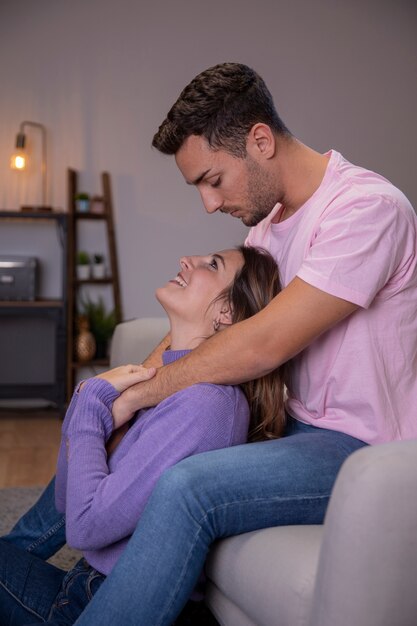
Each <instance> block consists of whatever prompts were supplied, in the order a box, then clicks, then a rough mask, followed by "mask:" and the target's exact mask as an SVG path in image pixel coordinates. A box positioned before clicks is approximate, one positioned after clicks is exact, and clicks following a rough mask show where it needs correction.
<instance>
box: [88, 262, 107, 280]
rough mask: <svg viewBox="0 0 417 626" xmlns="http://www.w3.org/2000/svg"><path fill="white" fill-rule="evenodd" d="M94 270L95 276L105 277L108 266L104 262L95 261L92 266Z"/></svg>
mask: <svg viewBox="0 0 417 626" xmlns="http://www.w3.org/2000/svg"><path fill="white" fill-rule="evenodd" d="M91 269H92V272H93V278H104V277H105V273H106V268H105V266H104V263H93V265H92V266H91Z"/></svg>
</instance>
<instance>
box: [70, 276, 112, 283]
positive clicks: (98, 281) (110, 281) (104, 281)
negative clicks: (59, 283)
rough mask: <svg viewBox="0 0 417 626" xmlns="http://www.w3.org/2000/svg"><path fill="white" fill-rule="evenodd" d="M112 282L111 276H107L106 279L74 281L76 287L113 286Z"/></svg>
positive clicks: (77, 279) (78, 279)
mask: <svg viewBox="0 0 417 626" xmlns="http://www.w3.org/2000/svg"><path fill="white" fill-rule="evenodd" d="M112 282H113V279H112V278H111V276H106V278H83V279H80V278H76V279H75V280H74V283H75V284H76V285H111V284H112Z"/></svg>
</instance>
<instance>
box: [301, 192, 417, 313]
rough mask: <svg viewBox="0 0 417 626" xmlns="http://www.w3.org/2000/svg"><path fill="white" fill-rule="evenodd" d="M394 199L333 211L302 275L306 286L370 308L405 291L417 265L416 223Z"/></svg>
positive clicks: (369, 199)
mask: <svg viewBox="0 0 417 626" xmlns="http://www.w3.org/2000/svg"><path fill="white" fill-rule="evenodd" d="M410 223H411V220H410V217H409V216H408V215H407V213H406V212H404V211H403V210H402V209H401V208H400V207H398V206H397V204H396V202H395V201H394V200H392V199H391V198H386V197H384V196H381V195H376V194H375V195H370V196H367V197H365V198H362V199H356V200H355V201H354V202H353V201H352V202H351V203H345V204H344V206H343V207H339V208H338V209H337V210H333V211H332V210H331V209H329V211H328V214H327V215H326V216H325V217H324V218H322V220H321V222H320V224H319V225H318V227H317V229H316V230H315V232H314V235H313V237H312V240H311V241H310V247H309V250H308V251H307V253H306V256H305V258H304V261H303V263H302V265H301V267H300V269H299V271H298V272H297V276H298V277H299V278H301V279H302V280H304V281H305V282H307V283H309V284H311V285H313V286H314V287H317V288H318V289H321V290H322V291H325V292H327V293H330V294H331V295H334V296H337V297H339V298H343V299H345V300H348V301H349V302H353V303H355V304H357V305H359V306H361V307H364V308H367V307H369V305H370V304H371V302H372V301H373V300H374V298H375V297H376V296H377V294H378V293H379V292H380V290H381V289H382V288H383V287H385V288H386V289H385V292H384V293H385V294H386V295H387V296H389V295H391V294H393V293H395V292H396V291H397V290H399V289H400V288H401V286H402V284H403V283H404V281H405V280H406V277H407V272H408V271H409V269H410V268H411V266H412V263H413V261H414V259H413V255H414V252H413V248H414V242H413V240H414V238H415V236H416V234H415V225H413V227H412V228H410Z"/></svg>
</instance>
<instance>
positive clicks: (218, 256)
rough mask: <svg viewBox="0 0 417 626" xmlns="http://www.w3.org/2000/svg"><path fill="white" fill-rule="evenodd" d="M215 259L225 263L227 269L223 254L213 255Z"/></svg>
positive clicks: (224, 266)
mask: <svg viewBox="0 0 417 626" xmlns="http://www.w3.org/2000/svg"><path fill="white" fill-rule="evenodd" d="M213 257H214V258H215V259H220V261H221V262H222V263H223V268H224V269H226V263H225V260H224V257H223V256H222V255H221V254H213Z"/></svg>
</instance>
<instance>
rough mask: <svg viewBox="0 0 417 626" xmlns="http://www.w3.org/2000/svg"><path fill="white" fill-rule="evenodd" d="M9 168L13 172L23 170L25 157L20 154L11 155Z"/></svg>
mask: <svg viewBox="0 0 417 626" xmlns="http://www.w3.org/2000/svg"><path fill="white" fill-rule="evenodd" d="M10 166H11V167H12V169H14V170H24V169H25V167H26V156H25V155H24V154H23V153H22V152H16V153H15V154H13V156H12V158H11V162H10Z"/></svg>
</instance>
